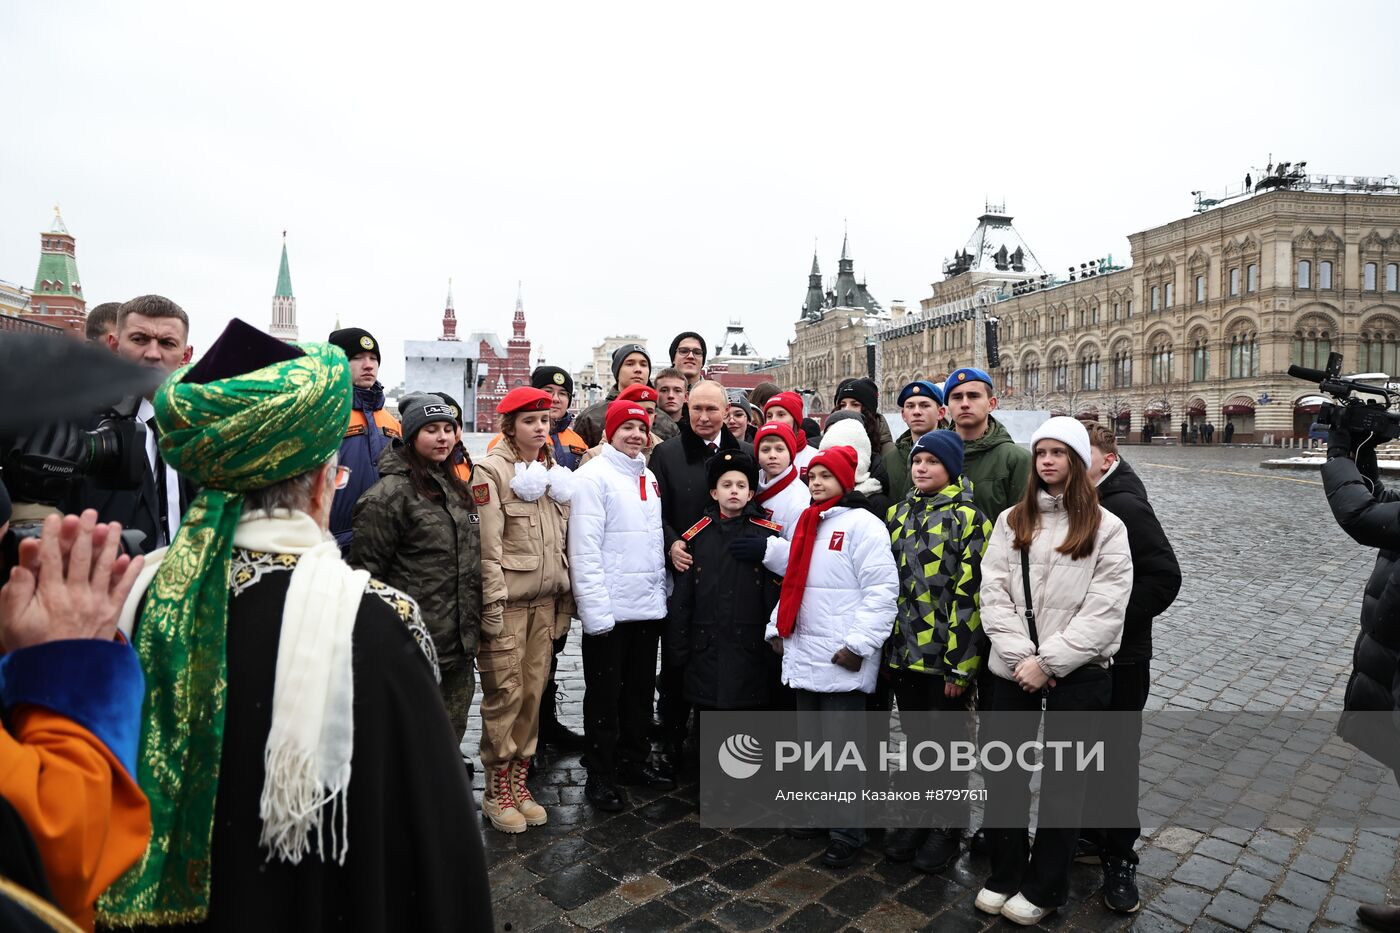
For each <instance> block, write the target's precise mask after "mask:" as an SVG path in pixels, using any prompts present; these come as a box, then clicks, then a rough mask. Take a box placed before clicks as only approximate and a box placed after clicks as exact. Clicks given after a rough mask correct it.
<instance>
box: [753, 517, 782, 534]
mask: <svg viewBox="0 0 1400 933" xmlns="http://www.w3.org/2000/svg"><path fill="white" fill-rule="evenodd" d="M749 521H751V522H753V523H754V524H755V525H757V526H758V527H760V528H767V529H768V530H769V531H776V532H777V533H778V534H782V533H783V526H782V525H779V524H778V523H777V522H775V521H773V520H771V519H767V518H751V519H749Z"/></svg>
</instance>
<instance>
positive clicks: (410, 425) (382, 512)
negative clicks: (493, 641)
mask: <svg viewBox="0 0 1400 933" xmlns="http://www.w3.org/2000/svg"><path fill="white" fill-rule="evenodd" d="M399 404H400V412H399V413H400V416H401V418H402V420H403V437H404V439H403V440H395V441H394V443H393V444H392V445H391V446H389V447H387V448H385V450H384V452H383V453H382V454H381V455H380V457H379V482H377V483H375V484H374V485H373V486H371V487H370V488H369V489H368V490H366V491H365V494H364V495H362V496H361V497H360V499H359V501H358V502H356V503H355V510H354V519H353V527H354V539H353V541H352V543H351V546H350V564H351V565H352V566H354V567H357V568H362V569H364V570H368V571H369V573H370V576H372V577H374V578H375V579H377V580H379V581H381V582H383V583H387V584H389V585H390V586H392V587H395V588H396V589H399V590H402V591H403V592H405V593H407V594H408V595H409V596H412V597H413V598H414V599H415V600H417V602H418V607H419V609H420V610H421V611H422V614H423V621H424V623H425V624H426V625H427V627H428V631H429V632H430V633H431V634H432V636H433V645H434V647H435V648H436V649H437V655H438V666H439V669H440V670H441V674H442V680H441V683H440V684H439V686H440V688H441V690H442V699H443V703H444V704H445V705H446V707H447V716H448V719H450V720H451V722H452V728H453V729H454V730H455V731H456V733H457V737H458V740H459V741H460V739H461V737H462V734H463V733H464V732H465V731H466V728H467V719H468V711H469V710H470V708H471V705H472V694H473V693H474V692H475V689H476V685H475V681H474V678H473V671H472V665H473V664H474V663H475V661H476V649H477V641H478V639H479V637H480V633H481V525H480V524H478V522H479V521H480V516H479V515H478V514H477V510H476V504H475V500H474V495H473V488H472V487H471V486H469V485H468V483H467V482H466V481H464V480H463V479H462V478H461V476H459V475H458V473H457V470H456V468H455V466H454V464H453V463H452V450H453V448H454V447H455V446H456V443H457V421H456V414H455V412H454V410H453V409H454V406H452V405H449V404H448V403H447V402H445V401H444V400H443V399H442V398H441V397H439V396H436V395H413V396H409V397H407V398H405V399H403V400H402V401H401V402H400V403H399Z"/></svg>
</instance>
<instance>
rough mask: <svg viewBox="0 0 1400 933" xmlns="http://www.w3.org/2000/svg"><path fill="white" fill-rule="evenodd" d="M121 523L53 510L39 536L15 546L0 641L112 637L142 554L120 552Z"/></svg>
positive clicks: (13, 644) (17, 644)
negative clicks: (16, 559) (16, 552)
mask: <svg viewBox="0 0 1400 933" xmlns="http://www.w3.org/2000/svg"><path fill="white" fill-rule="evenodd" d="M120 542H121V525H120V524H118V523H116V522H112V523H110V524H105V525H99V524H98V523H97V512H96V511H95V510H94V509H88V510H87V511H86V512H84V513H83V514H82V516H81V517H79V516H77V515H66V516H64V517H62V518H60V517H59V516H57V515H50V516H49V517H48V518H46V519H44V527H43V529H42V530H41V532H40V536H39V539H38V540H37V541H36V540H34V539H33V538H27V539H25V540H23V541H21V542H20V545H19V563H18V565H16V566H15V568H14V569H13V570H11V571H10V580H9V582H8V583H7V584H5V587H4V588H3V589H0V646H3V647H4V650H5V651H7V652H9V651H18V650H20V649H21V648H28V647H31V646H33V645H39V644H43V643H44V642H49V641H63V640H65V639H73V638H98V639H103V640H110V639H112V638H114V637H116V634H117V619H118V617H119V616H120V615H121V609H122V604H123V603H125V602H126V597H127V595H128V594H129V593H130V592H131V588H132V586H134V585H135V583H136V577H137V575H138V574H140V572H141V568H142V566H144V564H145V558H143V557H140V556H138V557H136V558H135V559H132V558H130V557H128V556H126V555H125V554H122V555H118V554H117V545H118V544H119V543H120Z"/></svg>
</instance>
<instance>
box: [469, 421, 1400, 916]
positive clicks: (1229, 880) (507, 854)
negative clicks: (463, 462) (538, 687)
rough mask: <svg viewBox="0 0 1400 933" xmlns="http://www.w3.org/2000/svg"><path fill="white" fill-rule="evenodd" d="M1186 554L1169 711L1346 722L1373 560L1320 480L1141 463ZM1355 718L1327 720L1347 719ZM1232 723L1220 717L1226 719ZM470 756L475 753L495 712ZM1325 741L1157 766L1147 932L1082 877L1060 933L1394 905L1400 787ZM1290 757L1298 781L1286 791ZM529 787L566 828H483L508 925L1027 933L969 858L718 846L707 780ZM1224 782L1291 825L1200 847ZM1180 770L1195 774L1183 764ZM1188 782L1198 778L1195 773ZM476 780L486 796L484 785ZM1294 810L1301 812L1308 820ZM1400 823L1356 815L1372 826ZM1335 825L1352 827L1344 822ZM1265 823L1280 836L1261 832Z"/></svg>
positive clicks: (1164, 644) (1157, 673)
mask: <svg viewBox="0 0 1400 933" xmlns="http://www.w3.org/2000/svg"><path fill="white" fill-rule="evenodd" d="M1125 454H1126V456H1127V458H1128V460H1129V461H1130V462H1131V463H1132V464H1133V466H1134V467H1135V468H1136V469H1137V471H1138V472H1139V473H1140V474H1141V476H1142V478H1143V481H1144V483H1145V484H1146V485H1147V488H1148V491H1149V494H1150V496H1151V497H1152V500H1153V503H1154V506H1155V507H1156V509H1157V512H1158V514H1159V515H1160V516H1161V519H1162V523H1163V525H1164V526H1165V528H1166V530H1167V533H1168V534H1169V536H1170V537H1171V540H1172V543H1173V546H1174V547H1175V548H1176V551H1177V555H1178V558H1179V560H1180V562H1181V565H1182V569H1183V572H1184V575H1185V582H1184V585H1183V588H1182V591H1181V595H1180V597H1179V598H1178V600H1177V602H1176V604H1175V605H1174V606H1173V607H1172V608H1171V610H1170V611H1169V612H1168V613H1167V614H1166V615H1165V616H1164V617H1163V618H1161V619H1158V620H1157V624H1156V627H1155V643H1156V659H1155V660H1154V662H1153V666H1154V690H1153V696H1152V698H1151V700H1150V702H1149V706H1148V708H1149V710H1210V711H1231V710H1279V709H1285V710H1289V711H1298V712H1300V713H1310V712H1318V711H1321V712H1322V713H1323V714H1326V713H1327V712H1329V711H1334V710H1338V709H1340V707H1341V699H1342V692H1343V688H1344V686H1345V683H1346V677H1347V673H1348V670H1349V665H1350V659H1351V646H1352V642H1353V640H1354V638H1355V634H1356V625H1357V622H1356V620H1357V618H1358V615H1359V612H1360V593H1361V587H1362V584H1363V583H1364V581H1365V579H1366V576H1367V574H1368V573H1369V570H1370V567H1371V564H1372V563H1373V561H1374V553H1373V552H1368V551H1365V550H1363V549H1361V548H1359V547H1357V546H1355V545H1354V544H1353V543H1352V542H1351V541H1350V539H1348V538H1347V537H1346V536H1345V535H1344V534H1342V532H1341V531H1340V530H1339V529H1338V528H1337V527H1336V525H1335V523H1334V522H1333V521H1332V518H1331V515H1330V513H1329V511H1328V509H1327V505H1326V501H1325V499H1324V497H1323V495H1322V488H1321V483H1320V482H1319V479H1318V476H1317V473H1316V472H1315V471H1313V472H1308V471H1291V470H1290V471H1271V470H1263V469H1260V468H1259V466H1258V463H1259V461H1260V460H1261V459H1263V458H1264V457H1266V456H1268V455H1269V453H1268V451H1265V450H1258V449H1231V450H1221V449H1215V450H1199V449H1190V448H1188V449H1178V448H1165V449H1144V448H1140V447H1139V448H1133V447H1130V448H1126V449H1125ZM577 637H578V633H577V630H576V631H575V633H574V635H573V638H574V639H575V640H574V641H571V642H570V644H569V648H568V650H567V652H566V654H565V655H564V656H563V657H561V659H560V662H561V665H560V673H559V679H560V682H561V685H562V687H563V690H564V692H565V693H566V695H567V697H566V699H564V700H563V702H562V710H563V717H564V719H565V721H566V722H567V723H569V724H570V725H571V726H573V727H575V728H580V724H581V720H582V712H581V704H582V698H583V674H582V669H581V667H580V659H579V650H578V645H577ZM1332 718H1335V717H1334V716H1333V717H1328V720H1329V721H1330V719H1332ZM1228 719H1229V717H1222V721H1225V720H1228ZM473 722H474V726H473V730H472V731H471V732H469V733H468V736H467V738H466V742H465V743H464V749H469V750H471V751H473V752H474V751H475V748H476V744H477V741H478V733H477V731H476V730H477V729H479V718H474V720H473ZM1321 732H1322V730H1317V729H1314V730H1313V731H1312V732H1311V733H1309V732H1308V731H1307V730H1303V731H1300V732H1299V733H1297V734H1296V735H1293V736H1280V737H1278V738H1277V739H1274V740H1271V741H1265V742H1263V748H1264V749H1265V750H1264V751H1260V746H1258V745H1254V744H1251V746H1250V747H1249V748H1248V749H1245V750H1234V751H1232V750H1231V749H1229V748H1223V749H1217V750H1216V751H1215V752H1213V753H1209V752H1208V753H1205V754H1202V755H1197V756H1194V757H1193V758H1192V760H1190V761H1181V760H1176V759H1171V758H1168V757H1166V756H1164V755H1160V754H1153V753H1147V754H1145V756H1144V762H1143V771H1144V779H1145V780H1150V781H1153V782H1154V784H1155V789H1154V792H1153V793H1151V794H1149V795H1147V796H1146V797H1145V798H1144V800H1143V819H1144V822H1145V823H1147V824H1157V825H1155V826H1152V825H1149V826H1148V827H1147V828H1146V829H1145V835H1146V838H1145V839H1144V841H1143V843H1142V847H1141V851H1140V856H1141V859H1142V863H1141V866H1140V868H1139V884H1140V887H1141V889H1142V893H1143V899H1144V908H1143V910H1142V912H1141V913H1139V914H1137V915H1136V916H1134V917H1121V916H1119V915H1116V914H1112V913H1110V912H1109V911H1107V910H1106V909H1105V908H1104V907H1103V905H1102V902H1101V900H1100V898H1099V897H1098V885H1099V882H1100V875H1099V869H1098V868H1097V867H1090V866H1076V867H1075V870H1074V874H1073V880H1072V891H1071V902H1070V905H1069V906H1068V907H1066V908H1065V909H1063V910H1061V911H1058V912H1057V913H1055V914H1052V915H1051V917H1050V918H1049V919H1048V920H1047V921H1046V923H1045V924H1044V926H1045V927H1047V928H1051V929H1063V930H1095V931H1097V930H1110V929H1132V930H1144V931H1157V930H1162V931H1170V930H1183V929H1192V930H1199V929H1271V928H1277V929H1280V930H1289V931H1295V930H1306V929H1319V930H1323V929H1339V928H1340V929H1351V928H1356V927H1357V922H1356V919H1355V916H1356V906H1357V904H1358V903H1359V902H1370V901H1383V900H1385V899H1386V897H1387V895H1388V894H1392V893H1393V892H1395V891H1396V887H1397V882H1400V877H1397V872H1396V868H1397V865H1396V844H1397V837H1400V830H1397V829H1394V828H1384V829H1372V828H1361V829H1358V828H1357V825H1358V824H1360V825H1362V826H1376V825H1379V824H1383V823H1388V824H1389V825H1390V826H1392V827H1395V826H1400V793H1397V789H1396V786H1395V783H1394V781H1393V779H1392V778H1391V777H1390V776H1389V773H1388V772H1386V771H1383V770H1382V769H1381V768H1380V767H1378V766H1376V765H1375V764H1374V763H1372V762H1370V760H1369V759H1366V758H1364V756H1361V755H1359V753H1355V752H1353V751H1352V750H1351V749H1350V748H1349V747H1347V746H1345V745H1341V744H1340V743H1339V742H1337V741H1336V740H1333V741H1331V742H1328V743H1326V744H1325V746H1324V744H1323V743H1324V742H1326V739H1327V735H1325V734H1320V733H1321ZM1271 763H1277V764H1279V765H1280V766H1282V765H1287V766H1288V771H1289V773H1290V774H1293V775H1294V776H1295V777H1294V779H1293V783H1292V785H1291V786H1289V787H1278V786H1273V785H1274V784H1277V783H1278V782H1277V781H1275V780H1274V779H1273V777H1272V775H1273V774H1275V773H1277V772H1276V770H1275V769H1274V768H1273V767H1271ZM541 764H542V765H544V767H543V769H542V773H541V774H540V775H539V777H538V778H537V779H535V780H534V781H533V782H532V784H531V786H532V789H533V790H534V793H535V795H536V797H537V798H538V799H539V800H540V802H541V803H543V804H544V805H546V806H547V807H548V808H549V824H548V825H547V826H544V827H541V828H539V829H532V830H530V831H528V832H527V833H524V834H522V835H516V836H506V835H503V834H500V833H497V832H495V831H493V830H491V829H490V828H489V827H488V828H486V829H485V831H484V834H485V840H486V847H487V853H488V859H489V861H490V864H491V886H492V895H493V900H494V909H495V916H496V923H497V927H498V929H501V930H511V931H518V933H525V931H532V930H538V931H551V933H552V931H563V930H609V931H622V930H673V929H685V930H693V931H708V930H731V931H739V930H764V929H775V930H794V931H802V933H819V931H824V930H866V931H896V930H899V931H903V930H921V929H929V930H940V931H957V930H982V929H990V928H993V927H999V928H1001V929H1011V926H1010V925H1009V924H1007V923H1006V921H1003V920H1000V919H997V918H990V917H986V916H984V915H982V914H979V913H978V912H977V911H976V910H975V909H974V908H973V906H972V900H973V897H974V896H975V894H976V891H977V889H978V887H979V886H980V884H981V882H982V881H983V880H984V879H985V877H986V875H987V873H988V870H989V869H988V865H987V863H986V861H985V859H982V858H974V857H972V856H970V855H969V854H967V853H966V852H964V855H963V857H962V858H961V859H960V860H959V861H958V862H957V864H956V865H955V866H954V867H952V868H951V869H949V870H948V871H947V872H945V873H944V874H941V875H932V876H929V875H923V874H921V873H919V872H918V871H916V870H914V869H913V868H912V867H910V866H908V865H897V864H893V863H890V862H887V861H885V860H884V858H883V857H882V856H881V855H880V853H879V846H878V840H877V841H875V842H872V843H871V844H869V845H867V848H866V851H864V852H863V853H862V854H861V856H860V860H859V861H858V862H857V863H856V864H855V865H854V866H852V867H851V868H850V869H847V870H844V871H835V872H833V871H829V870H826V869H824V868H822V867H820V865H819V864H818V858H819V856H820V855H821V852H822V849H823V847H824V845H825V840H824V839H819V840H797V839H792V838H789V837H787V836H786V835H784V834H783V833H782V832H780V831H777V830H737V831H720V830H716V829H711V828H707V827H705V826H703V825H701V824H700V823H699V821H698V813H697V788H696V785H695V784H694V783H693V782H692V783H689V784H682V786H681V787H679V788H678V789H677V790H676V791H674V792H671V793H668V794H656V793H649V792H646V791H641V790H637V789H629V793H630V796H631V800H632V806H631V807H630V809H629V810H627V811H626V812H623V813H620V814H601V813H597V812H595V811H593V810H592V808H591V807H589V805H588V804H587V803H585V802H584V798H583V784H584V778H585V775H584V772H583V769H582V768H581V767H580V765H579V762H578V759H577V757H576V756H571V757H564V758H558V759H549V760H547V761H546V760H542V761H541ZM1201 768H1206V769H1211V771H1212V773H1213V774H1215V775H1218V776H1217V777H1216V778H1214V779H1213V780H1212V781H1211V782H1210V783H1211V791H1210V793H1209V797H1210V798H1211V799H1212V800H1213V801H1215V803H1216V804H1217V808H1216V809H1215V810H1214V811H1212V812H1215V813H1222V812H1226V811H1227V810H1229V811H1230V812H1231V813H1233V812H1236V810H1242V811H1244V812H1245V813H1248V812H1249V805H1250V804H1251V803H1258V802H1259V800H1261V799H1264V800H1277V799H1278V796H1279V795H1280V794H1282V795H1283V796H1285V797H1286V798H1288V801H1289V802H1288V803H1285V804H1284V805H1283V806H1282V807H1280V808H1278V809H1277V810H1276V811H1275V810H1274V809H1273V808H1272V807H1271V808H1270V812H1267V813H1262V814H1261V813H1258V812H1255V813H1254V814H1253V816H1254V817H1255V819H1249V818H1246V819H1244V820H1240V821H1238V822H1239V823H1240V826H1239V827H1235V826H1231V825H1227V824H1228V823H1229V822H1230V819H1229V817H1225V818H1223V819H1222V821H1221V826H1220V828H1218V829H1214V830H1212V831H1211V832H1209V833H1202V832H1198V831H1195V830H1192V829H1187V828H1184V827H1183V826H1181V825H1173V824H1172V821H1171V814H1173V813H1177V812H1179V811H1181V810H1182V809H1183V808H1191V807H1194V808H1196V809H1197V810H1199V809H1200V808H1201V807H1202V806H1203V805H1206V804H1209V803H1210V801H1205V802H1204V803H1203V800H1202V799H1201V798H1197V799H1195V800H1191V801H1183V800H1181V799H1177V798H1173V797H1172V796H1171V794H1172V786H1173V785H1172V782H1171V781H1170V780H1168V777H1169V776H1170V775H1171V774H1174V773H1179V774H1183V775H1188V772H1195V773H1194V776H1195V777H1196V779H1197V783H1198V784H1199V782H1200V777H1201V774H1200V772H1199V769H1201ZM1174 769H1175V770H1174ZM1188 776H1189V775H1188ZM480 783H481V779H480V777H479V776H478V778H477V785H478V789H479V788H480ZM1336 801H1340V802H1341V803H1340V804H1339V805H1340V806H1341V808H1342V809H1343V810H1344V811H1347V812H1351V813H1352V814H1353V817H1354V818H1353V819H1352V820H1351V821H1350V826H1349V828H1341V829H1338V828H1335V827H1334V825H1319V821H1318V820H1317V819H1316V818H1312V819H1311V825H1309V822H1310V819H1309V814H1312V813H1314V812H1315V811H1314V810H1313V808H1312V807H1311V806H1309V805H1310V804H1320V803H1324V802H1328V803H1332V802H1336ZM1293 805H1296V806H1297V807H1298V808H1299V809H1297V810H1296V811H1295V812H1293V813H1290V812H1289V810H1290V808H1291V807H1292V806H1293ZM1359 810H1369V811H1370V813H1372V814H1377V813H1379V814H1382V815H1383V816H1388V817H1390V818H1389V819H1382V820H1380V821H1377V820H1375V819H1374V818H1372V819H1369V821H1368V820H1362V819H1358V818H1355V813H1356V811H1359ZM1328 822H1330V823H1331V824H1336V823H1339V822H1346V821H1345V820H1341V821H1339V820H1331V821H1328ZM1261 823H1262V825H1261Z"/></svg>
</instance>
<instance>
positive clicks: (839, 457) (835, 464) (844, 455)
mask: <svg viewBox="0 0 1400 933" xmlns="http://www.w3.org/2000/svg"><path fill="white" fill-rule="evenodd" d="M856 463H857V456H856V449H855V448H854V447H846V446H845V445H841V446H838V447H828V448H827V449H826V450H823V451H822V452H821V453H819V454H817V455H816V456H815V457H813V458H812V462H811V463H809V464H807V473H808V475H810V474H811V472H812V467H815V466H824V467H826V468H827V469H828V470H830V471H831V475H832V476H834V477H836V482H838V483H840V484H841V488H842V489H844V490H846V491H847V492H850V491H851V490H852V489H854V488H855V487H856Z"/></svg>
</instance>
